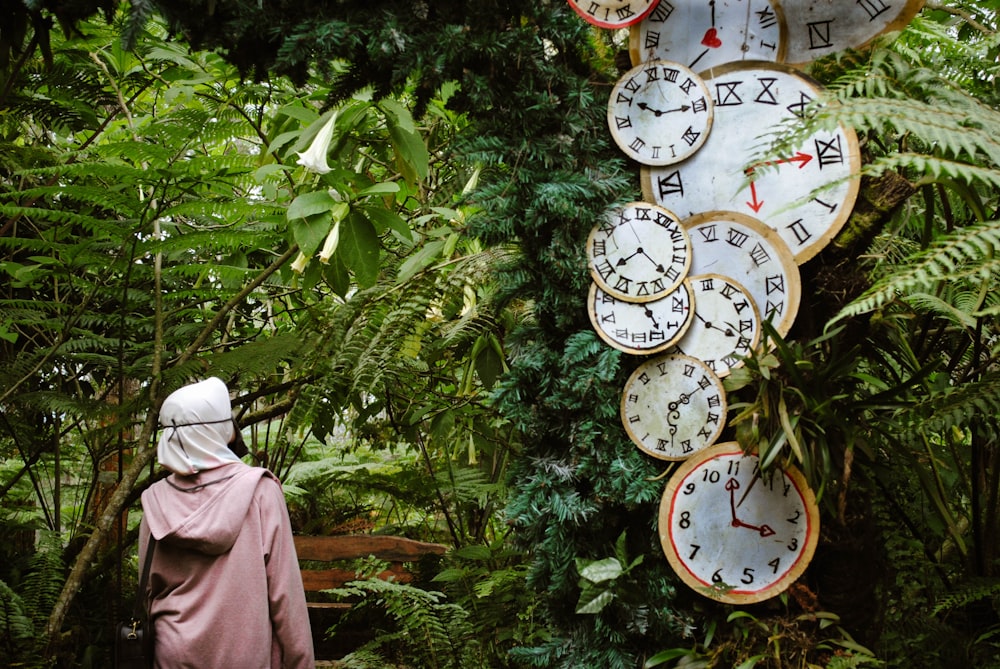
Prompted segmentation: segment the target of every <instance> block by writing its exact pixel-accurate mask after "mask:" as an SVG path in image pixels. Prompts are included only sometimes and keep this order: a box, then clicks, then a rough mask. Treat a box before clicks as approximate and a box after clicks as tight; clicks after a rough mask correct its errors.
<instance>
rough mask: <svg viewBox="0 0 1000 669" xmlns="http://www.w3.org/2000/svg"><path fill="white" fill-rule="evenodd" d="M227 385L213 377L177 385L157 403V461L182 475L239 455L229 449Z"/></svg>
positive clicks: (232, 430) (235, 459)
mask: <svg viewBox="0 0 1000 669" xmlns="http://www.w3.org/2000/svg"><path fill="white" fill-rule="evenodd" d="M232 411H233V408H232V404H231V403H230V401H229V389H228V388H227V387H226V384H225V383H223V382H222V380H221V379H217V378H215V377H212V378H208V379H205V380H204V381H199V382H198V383H192V384H191V385H187V386H184V387H183V388H179V389H177V390H175V391H174V392H172V393H170V395H168V396H167V399H165V400H164V401H163V406H162V407H160V428H161V429H162V431H163V433H162V434H161V435H160V442H159V444H158V445H157V449H156V457H157V459H158V460H159V461H160V464H161V465H163V466H164V467H166V468H167V469H169V470H170V471H172V472H174V473H175V474H180V475H181V476H190V475H191V474H197V473H198V472H203V471H206V470H208V469H215V468H216V467H221V466H222V465H227V464H229V463H231V462H239V461H240V459H239V458H238V457H237V456H236V454H235V453H233V452H232V451H231V450H230V449H229V442H230V441H232V440H233V437H234V436H235V429H236V424H235V423H234V422H233V414H232Z"/></svg>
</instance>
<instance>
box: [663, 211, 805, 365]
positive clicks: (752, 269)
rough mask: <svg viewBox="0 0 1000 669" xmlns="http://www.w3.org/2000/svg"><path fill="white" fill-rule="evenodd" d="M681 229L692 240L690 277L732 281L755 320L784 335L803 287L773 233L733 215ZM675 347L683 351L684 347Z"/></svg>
mask: <svg viewBox="0 0 1000 669" xmlns="http://www.w3.org/2000/svg"><path fill="white" fill-rule="evenodd" d="M683 225H684V227H685V229H687V231H688V234H689V235H690V239H691V248H692V252H691V257H692V262H691V266H690V268H689V273H690V275H691V276H694V275H700V274H720V275H723V276H724V277H727V278H729V279H732V280H733V282H735V283H737V284H739V285H740V286H741V287H742V288H743V289H744V290H745V291H746V293H747V295H749V296H750V298H751V299H752V300H753V304H754V305H755V306H756V308H757V312H758V315H759V317H760V319H761V320H769V321H770V322H771V325H773V326H774V329H775V330H776V331H777V332H778V334H780V335H782V336H785V335H787V334H788V332H789V330H791V327H792V324H793V323H794V322H795V317H796V315H798V310H799V303H800V301H801V298H802V283H801V279H800V272H799V267H798V265H797V264H796V263H795V260H794V258H792V254H791V251H789V249H788V246H787V245H786V244H785V243H784V241H783V240H782V239H781V237H780V236H779V235H778V233H776V232H775V231H774V230H772V229H771V228H769V227H767V226H766V225H764V224H763V223H761V222H760V221H758V220H757V219H755V218H753V217H751V216H744V215H741V214H736V213H733V212H706V213H704V214H699V215H697V216H692V217H691V218H688V219H685V220H684V221H683ZM720 285H721V284H720ZM697 307H698V297H697V295H696V296H695V308H696V309H697ZM745 311H746V310H745V309H744V310H743V313H745ZM692 327H694V326H692ZM679 344H680V345H681V347H682V348H683V349H684V350H685V351H687V349H686V348H684V346H685V344H684V343H683V342H679ZM755 346H756V344H755Z"/></svg>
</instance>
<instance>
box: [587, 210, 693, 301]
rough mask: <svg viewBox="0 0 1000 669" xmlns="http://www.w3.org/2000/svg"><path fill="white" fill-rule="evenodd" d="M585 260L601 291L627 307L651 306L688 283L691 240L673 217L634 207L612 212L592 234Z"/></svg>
mask: <svg viewBox="0 0 1000 669" xmlns="http://www.w3.org/2000/svg"><path fill="white" fill-rule="evenodd" d="M587 258H588V261H589V263H590V274H591V276H592V277H593V279H594V281H595V282H596V283H597V285H598V286H600V288H601V289H602V290H603V291H605V292H607V293H610V294H611V295H613V296H615V297H618V298H620V299H622V300H625V301H629V302H649V301H651V300H656V299H659V298H661V297H663V296H665V295H667V294H668V293H670V292H672V291H673V290H674V289H675V288H677V286H679V285H680V283H681V281H683V280H684V277H685V276H686V275H687V271H688V267H689V266H690V264H691V240H690V238H689V237H688V234H687V232H686V231H685V230H684V228H683V227H681V224H680V221H679V220H678V219H677V217H676V216H674V214H673V213H672V212H670V211H668V210H666V209H664V208H663V207H660V206H657V205H655V204H650V203H648V202H631V203H629V204H626V205H625V206H624V207H621V208H617V209H613V210H611V211H609V212H608V215H607V216H606V217H605V219H604V221H602V222H601V223H600V224H598V225H597V226H595V227H594V228H593V229H592V230H591V231H590V236H589V237H588V239H587Z"/></svg>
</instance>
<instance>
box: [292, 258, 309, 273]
mask: <svg viewBox="0 0 1000 669" xmlns="http://www.w3.org/2000/svg"><path fill="white" fill-rule="evenodd" d="M308 264H309V258H308V257H307V256H306V254H304V253H299V257H298V258H296V259H295V262H293V263H292V271H293V272H295V273H296V274H302V272H304V271H306V265H308Z"/></svg>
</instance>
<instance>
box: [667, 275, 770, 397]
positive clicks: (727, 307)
mask: <svg viewBox="0 0 1000 669" xmlns="http://www.w3.org/2000/svg"><path fill="white" fill-rule="evenodd" d="M687 281H688V283H690V284H691V290H692V292H693V293H694V318H693V319H692V321H691V326H690V327H689V328H688V329H687V331H686V332H685V333H684V335H683V336H682V337H681V338H680V339H679V340H678V341H677V344H676V346H675V347H674V350H675V351H677V352H678V353H683V354H684V355H690V356H692V357H694V358H698V359H699V360H701V361H702V362H704V363H705V364H706V365H708V367H709V369H711V370H712V371H713V372H715V374H716V376H718V377H720V378H724V377H725V376H727V375H728V374H729V370H731V369H733V368H735V367H739V366H741V365H742V364H743V360H742V358H743V357H745V356H747V355H750V352H751V351H752V350H754V349H755V348H757V344H758V343H759V342H760V315H759V314H758V313H757V305H756V304H755V303H754V299H753V296H751V295H750V293H749V292H747V289H746V288H744V287H743V286H742V284H740V283H738V282H737V281H735V280H734V279H732V278H730V277H727V276H723V275H721V274H699V275H697V276H689V277H688V279H687Z"/></svg>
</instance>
